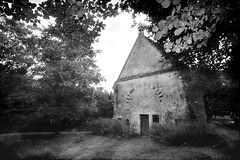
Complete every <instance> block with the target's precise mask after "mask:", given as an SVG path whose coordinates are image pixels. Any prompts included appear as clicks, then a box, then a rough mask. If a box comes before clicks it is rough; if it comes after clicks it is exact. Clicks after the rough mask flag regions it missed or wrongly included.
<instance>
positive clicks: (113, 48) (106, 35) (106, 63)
mask: <svg viewBox="0 0 240 160" xmlns="http://www.w3.org/2000/svg"><path fill="white" fill-rule="evenodd" d="M105 24H106V28H105V30H103V31H102V33H101V36H100V38H99V42H98V43H96V44H95V45H94V48H95V49H99V50H101V51H102V52H101V53H100V54H98V55H97V57H96V60H97V65H98V67H99V68H100V70H101V72H100V73H101V74H102V75H103V76H104V77H105V79H106V81H105V82H102V83H101V86H102V87H104V88H105V89H106V90H107V91H112V86H113V84H114V82H115V81H116V80H117V78H118V76H119V74H120V72H121V70H122V67H123V65H124V63H125V61H126V59H127V57H128V54H129V53H130V51H131V49H132V47H133V45H134V42H135V40H136V38H137V36H138V29H137V26H135V27H134V28H131V25H132V24H133V20H132V18H131V15H130V14H129V13H121V14H120V15H119V16H117V17H113V18H108V19H107V20H106V21H105Z"/></svg>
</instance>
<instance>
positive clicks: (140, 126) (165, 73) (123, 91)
mask: <svg viewBox="0 0 240 160" xmlns="http://www.w3.org/2000/svg"><path fill="white" fill-rule="evenodd" d="M113 90H114V98H115V100H114V118H116V119H122V120H124V121H125V122H126V124H128V125H130V126H131V127H132V128H134V129H135V130H136V132H137V133H139V134H142V135H147V134H148V133H149V130H150V128H151V126H152V124H153V123H166V122H169V121H170V122H172V123H175V122H176V121H177V120H180V119H184V118H185V117H186V114H187V107H186V106H187V104H186V98H185V94H184V91H183V83H182V80H181V76H180V75H179V73H178V72H177V71H174V70H173V69H172V65H171V63H170V62H168V61H166V60H165V59H164V57H163V56H162V54H161V51H159V50H158V49H157V48H156V47H155V46H154V45H153V44H152V43H151V42H150V41H149V40H148V39H147V38H146V37H144V36H143V35H142V34H139V36H138V38H137V39H136V42H135V44H134V46H133V48H132V50H131V52H130V54H129V56H128V58H127V60H126V62H125V64H124V66H123V69H122V71H121V73H120V75H119V77H118V79H117V81H116V82H115V84H114V86H113Z"/></svg>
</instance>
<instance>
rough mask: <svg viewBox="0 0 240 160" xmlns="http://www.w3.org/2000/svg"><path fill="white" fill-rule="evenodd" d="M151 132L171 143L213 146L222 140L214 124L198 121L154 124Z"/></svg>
mask: <svg viewBox="0 0 240 160" xmlns="http://www.w3.org/2000/svg"><path fill="white" fill-rule="evenodd" d="M151 134H152V135H153V136H155V137H157V139H159V140H161V141H164V142H166V143H168V144H170V145H183V144H185V145H196V146H211V145H216V144H218V143H219V142H220V137H219V135H218V134H217V133H216V131H215V128H214V126H213V125H211V124H199V123H196V122H181V123H179V124H167V123H166V124H154V125H153V126H152V129H151Z"/></svg>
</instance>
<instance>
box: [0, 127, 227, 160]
mask: <svg viewBox="0 0 240 160" xmlns="http://www.w3.org/2000/svg"><path fill="white" fill-rule="evenodd" d="M222 132H223V134H224V131H222ZM0 155H1V159H2V160H4V159H3V157H4V156H5V159H6V160H11V159H14V160H17V159H21V160H73V159H74V160H77V159H101V160H103V159H164V160H166V159H176V160H188V159H212V160H216V159H230V157H229V156H227V155H224V153H223V152H222V151H221V150H219V149H216V148H215V149H214V148H211V147H189V146H178V147H174V146H167V145H165V144H161V143H157V142H155V141H154V140H153V139H152V138H150V137H137V138H111V137H104V136H96V135H91V134H85V135H83V134H80V133H60V134H59V135H53V134H34V135H32V134H7V135H0Z"/></svg>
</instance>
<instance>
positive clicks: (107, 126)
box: [90, 118, 136, 137]
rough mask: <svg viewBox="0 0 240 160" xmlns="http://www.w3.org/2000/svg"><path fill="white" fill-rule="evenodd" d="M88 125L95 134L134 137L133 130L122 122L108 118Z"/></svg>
mask: <svg viewBox="0 0 240 160" xmlns="http://www.w3.org/2000/svg"><path fill="white" fill-rule="evenodd" d="M90 125H91V128H92V131H93V132H94V133H95V134H101V135H116V136H123V137H133V136H136V133H135V132H134V129H133V128H131V127H130V126H127V125H126V124H125V122H124V121H122V120H116V119H110V118H104V119H97V120H93V121H92V122H90Z"/></svg>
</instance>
